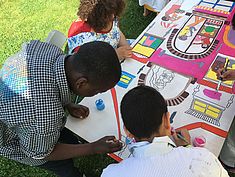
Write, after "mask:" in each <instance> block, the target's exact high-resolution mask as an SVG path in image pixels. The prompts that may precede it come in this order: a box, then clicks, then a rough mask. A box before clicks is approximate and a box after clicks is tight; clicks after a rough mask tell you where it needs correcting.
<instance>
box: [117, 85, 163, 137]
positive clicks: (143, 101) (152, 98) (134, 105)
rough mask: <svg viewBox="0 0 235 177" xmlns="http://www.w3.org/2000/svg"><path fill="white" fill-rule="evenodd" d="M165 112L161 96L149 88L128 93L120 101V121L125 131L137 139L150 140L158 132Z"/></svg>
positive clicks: (135, 89) (137, 88) (141, 87)
mask: <svg viewBox="0 0 235 177" xmlns="http://www.w3.org/2000/svg"><path fill="white" fill-rule="evenodd" d="M166 112H167V105H166V102H165V99H164V98H163V96H162V95H161V94H160V93H159V92H158V91H157V90H155V89H154V88H152V87H149V86H138V87H135V88H133V89H132V90H130V91H128V92H127V93H126V95H125V96H124V97H123V99H122V101H121V115H122V120H123V123H124V125H125V127H126V128H127V130H128V131H129V132H130V133H131V134H133V135H134V136H136V137H138V138H150V137H151V135H153V134H154V133H156V132H158V130H159V127H160V125H161V123H162V116H163V114H165V113H166Z"/></svg>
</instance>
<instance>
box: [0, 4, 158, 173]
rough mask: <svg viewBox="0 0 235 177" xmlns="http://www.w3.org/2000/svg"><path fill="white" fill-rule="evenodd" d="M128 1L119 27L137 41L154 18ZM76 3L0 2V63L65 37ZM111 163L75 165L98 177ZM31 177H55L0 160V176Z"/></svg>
mask: <svg viewBox="0 0 235 177" xmlns="http://www.w3.org/2000/svg"><path fill="white" fill-rule="evenodd" d="M127 2H128V3H127V8H126V13H125V14H124V15H123V17H122V18H121V24H120V26H121V29H122V31H123V33H124V34H125V35H126V37H127V38H136V37H137V36H138V35H139V34H140V33H141V32H142V31H143V29H144V28H145V27H146V26H147V25H148V24H149V23H150V22H151V20H152V19H153V18H154V16H155V15H154V14H152V15H150V16H148V17H143V15H142V13H143V8H142V7H139V6H138V3H137V1H136V0H129V1H127ZM78 4H79V1H77V0H73V1H68V0H36V1H35V0H0V64H2V63H3V62H4V60H5V59H6V58H7V57H9V56H10V55H12V54H14V53H15V52H17V51H18V50H20V47H21V44H22V43H23V42H27V41H29V40H31V39H39V40H42V41H43V40H45V38H46V37H47V35H48V33H49V32H50V31H51V30H53V29H56V30H59V31H61V32H63V33H64V34H67V30H68V28H69V26H70V24H71V22H72V21H73V20H74V19H75V18H76V11H77V6H78ZM133 19H134V20H133ZM114 162H115V161H114V160H113V159H111V158H109V157H107V156H106V155H95V156H89V157H81V158H77V159H75V164H76V166H78V167H79V169H81V171H83V172H85V173H87V174H90V175H92V176H99V175H100V174H101V172H102V169H103V168H105V167H106V166H107V165H108V164H110V163H114ZM32 176H34V177H54V175H53V174H51V173H50V172H47V171H45V170H41V169H39V168H35V167H29V166H26V165H22V164H19V163H17V162H15V161H12V160H8V159H5V158H0V177H32Z"/></svg>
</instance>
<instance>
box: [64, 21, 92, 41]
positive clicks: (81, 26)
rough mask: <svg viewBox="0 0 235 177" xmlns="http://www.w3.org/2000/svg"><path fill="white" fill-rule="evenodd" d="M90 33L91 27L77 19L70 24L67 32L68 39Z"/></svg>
mask: <svg viewBox="0 0 235 177" xmlns="http://www.w3.org/2000/svg"><path fill="white" fill-rule="evenodd" d="M90 31H91V27H90V26H89V25H88V24H87V23H86V22H85V21H82V20H81V19H80V18H78V19H77V20H75V21H73V23H72V24H71V26H70V28H69V31H68V37H72V36H75V35H77V34H79V33H82V32H90Z"/></svg>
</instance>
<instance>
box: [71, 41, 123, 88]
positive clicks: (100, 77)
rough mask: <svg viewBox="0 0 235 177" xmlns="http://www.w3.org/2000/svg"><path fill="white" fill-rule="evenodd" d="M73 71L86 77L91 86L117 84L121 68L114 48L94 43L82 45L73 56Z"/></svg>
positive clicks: (101, 43) (106, 44) (103, 43)
mask: <svg viewBox="0 0 235 177" xmlns="http://www.w3.org/2000/svg"><path fill="white" fill-rule="evenodd" d="M73 56H74V60H73V67H74V68H73V70H75V71H78V72H79V73H81V74H83V75H84V76H85V77H87V79H88V81H89V82H90V83H92V84H96V85H97V84H107V83H110V82H113V83H117V82H118V81H119V80H120V77H121V66H120V63H119V60H118V56H117V54H116V51H115V50H114V48H113V47H112V46H111V45H109V44H108V43H106V42H101V41H94V42H88V43H86V44H84V45H82V46H81V47H80V49H79V51H78V52H77V53H76V54H74V55H73Z"/></svg>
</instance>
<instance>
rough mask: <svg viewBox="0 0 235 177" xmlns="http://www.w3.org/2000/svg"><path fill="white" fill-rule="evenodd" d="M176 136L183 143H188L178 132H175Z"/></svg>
mask: <svg viewBox="0 0 235 177" xmlns="http://www.w3.org/2000/svg"><path fill="white" fill-rule="evenodd" d="M176 136H177V137H178V138H179V139H181V140H183V141H184V142H185V143H187V144H190V143H189V142H188V141H187V140H186V139H185V137H183V136H182V135H181V133H180V132H176Z"/></svg>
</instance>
